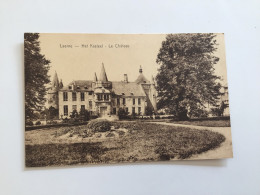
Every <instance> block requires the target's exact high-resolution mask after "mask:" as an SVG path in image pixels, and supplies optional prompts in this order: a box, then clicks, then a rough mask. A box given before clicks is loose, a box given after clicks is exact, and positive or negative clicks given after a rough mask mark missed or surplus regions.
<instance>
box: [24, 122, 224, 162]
mask: <svg viewBox="0 0 260 195" xmlns="http://www.w3.org/2000/svg"><path fill="white" fill-rule="evenodd" d="M112 125H113V126H114V127H115V128H112V129H111V130H110V131H108V132H102V133H95V134H89V133H88V129H86V126H85V125H82V126H77V127H66V128H64V127H60V128H56V129H51V130H43V131H41V130H34V131H29V132H26V136H25V137H26V143H27V144H26V147H25V150H26V166H27V167H42V166H61V165H73V164H96V163H118V162H140V161H159V160H170V159H188V158H190V157H191V156H192V155H194V154H200V153H202V152H205V151H208V150H211V149H214V148H217V147H218V146H220V144H221V143H222V142H224V141H225V137H224V136H223V135H222V134H219V133H216V132H212V131H208V130H193V129H190V128H184V127H173V126H168V125H161V124H151V123H138V122H113V123H112ZM69 128H70V129H69ZM36 137H37V138H38V137H40V138H41V140H42V138H44V142H43V141H41V142H40V141H39V140H38V139H36Z"/></svg>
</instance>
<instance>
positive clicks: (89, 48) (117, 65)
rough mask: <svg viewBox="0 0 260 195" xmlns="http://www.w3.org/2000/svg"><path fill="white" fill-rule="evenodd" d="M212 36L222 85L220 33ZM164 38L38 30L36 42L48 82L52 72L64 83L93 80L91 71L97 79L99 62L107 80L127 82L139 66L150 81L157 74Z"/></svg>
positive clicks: (221, 35) (158, 36)
mask: <svg viewBox="0 0 260 195" xmlns="http://www.w3.org/2000/svg"><path fill="white" fill-rule="evenodd" d="M216 35H217V36H216V40H217V43H218V44H219V45H218V50H217V51H216V52H215V56H217V57H219V58H220V61H219V62H218V64H216V65H215V73H216V75H218V76H221V77H222V78H223V81H222V83H223V84H226V83H227V76H226V60H225V46H224V34H216ZM165 37H166V35H165V34H61V33H60V34H58V33H56V34H52V33H41V34H40V38H39V41H40V47H41V53H42V54H43V55H45V57H46V59H48V60H50V61H51V63H50V66H51V68H50V71H49V75H50V76H51V81H52V79H53V75H54V73H55V71H56V72H57V74H58V78H59V79H62V81H63V84H64V85H67V84H68V83H69V82H71V81H73V80H93V78H94V73H95V72H96V74H97V77H98V78H99V74H100V69H101V65H102V63H103V64H104V66H105V70H106V73H107V77H108V80H110V81H121V80H123V75H124V74H127V75H128V80H129V81H134V80H135V79H136V78H137V77H138V75H139V67H140V65H141V66H142V69H143V74H144V75H145V77H146V78H147V79H149V80H150V79H151V77H152V76H156V74H157V70H158V68H159V65H158V64H157V63H156V58H157V54H158V52H159V49H160V47H161V44H162V41H164V40H165ZM98 46H99V47H98ZM120 46H121V47H120Z"/></svg>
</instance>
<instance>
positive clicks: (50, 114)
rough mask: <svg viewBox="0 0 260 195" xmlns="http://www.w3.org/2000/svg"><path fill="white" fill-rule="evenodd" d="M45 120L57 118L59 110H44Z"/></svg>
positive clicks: (52, 108)
mask: <svg viewBox="0 0 260 195" xmlns="http://www.w3.org/2000/svg"><path fill="white" fill-rule="evenodd" d="M46 118H47V120H53V119H55V118H56V119H58V118H59V110H58V109H57V108H54V107H53V106H51V107H50V108H49V109H46Z"/></svg>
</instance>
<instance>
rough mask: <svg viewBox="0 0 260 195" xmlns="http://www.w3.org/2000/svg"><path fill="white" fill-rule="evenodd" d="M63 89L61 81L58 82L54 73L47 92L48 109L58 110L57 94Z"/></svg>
mask: <svg viewBox="0 0 260 195" xmlns="http://www.w3.org/2000/svg"><path fill="white" fill-rule="evenodd" d="M62 87H63V83H62V80H61V81H60V82H59V79H58V74H57V72H56V71H55V74H54V77H53V80H52V83H51V87H50V90H49V91H48V98H47V99H48V107H49V108H50V107H54V108H56V109H58V108H59V105H58V104H59V98H58V93H59V89H60V88H62Z"/></svg>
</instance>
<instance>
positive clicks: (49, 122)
mask: <svg viewBox="0 0 260 195" xmlns="http://www.w3.org/2000/svg"><path fill="white" fill-rule="evenodd" d="M47 124H48V125H55V124H58V122H57V121H47Z"/></svg>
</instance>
